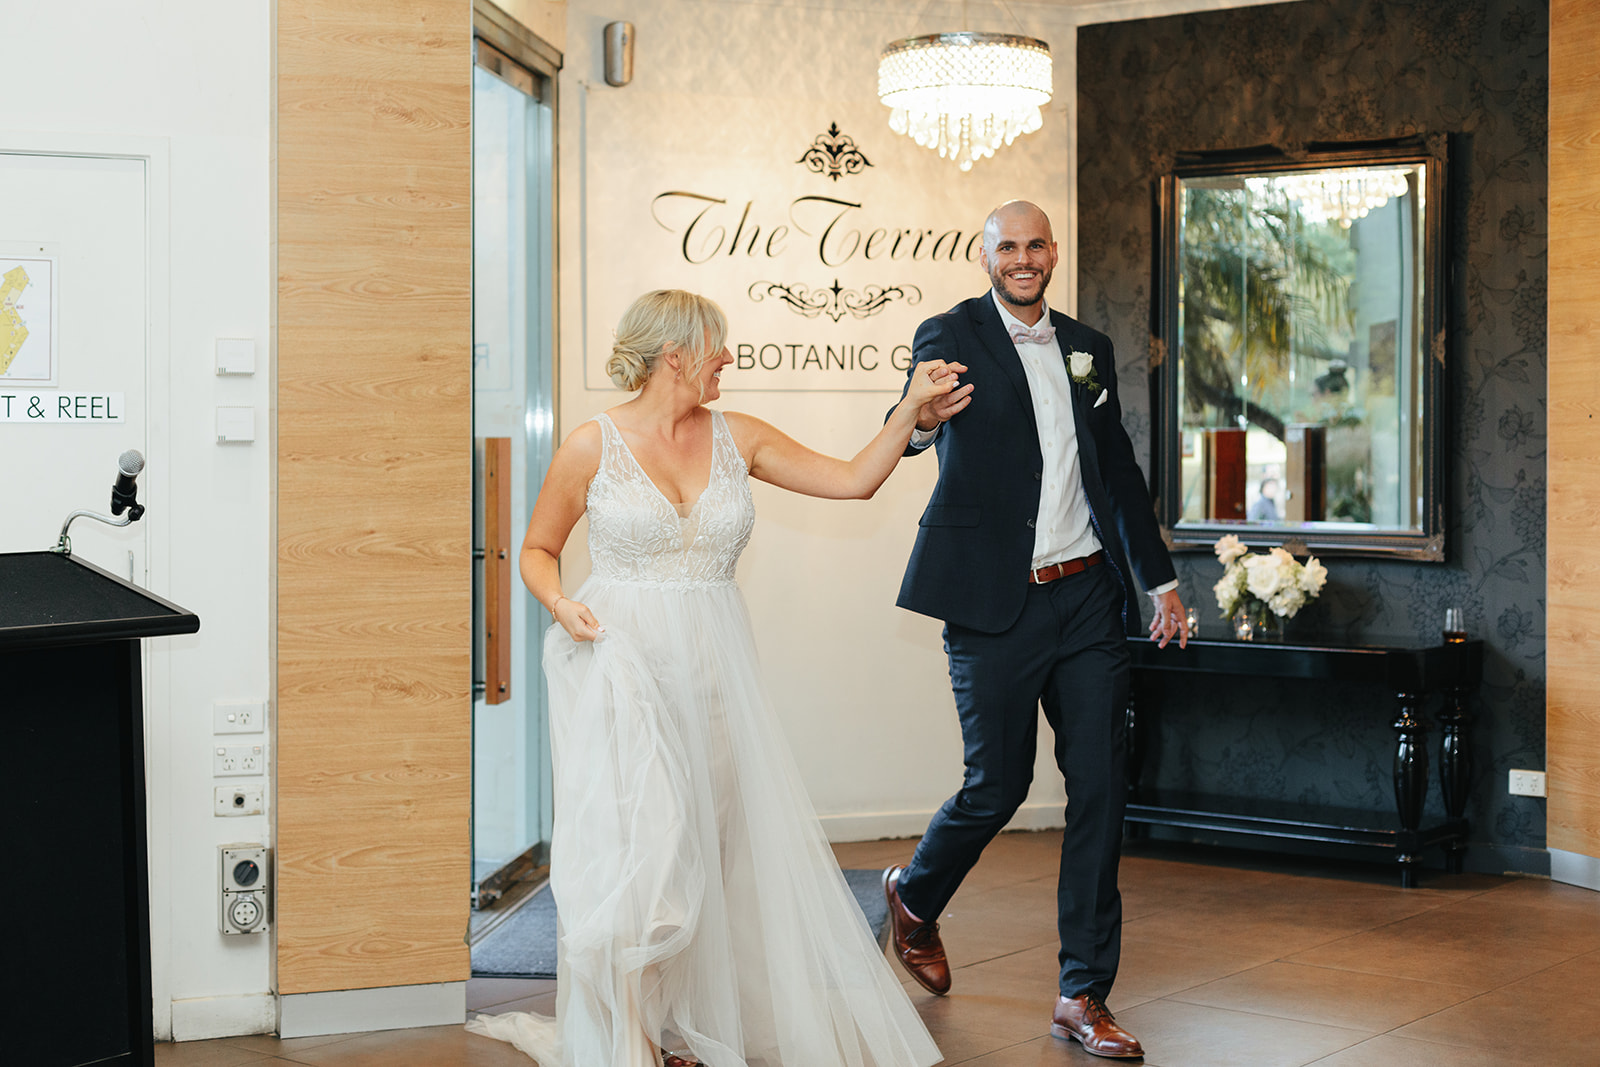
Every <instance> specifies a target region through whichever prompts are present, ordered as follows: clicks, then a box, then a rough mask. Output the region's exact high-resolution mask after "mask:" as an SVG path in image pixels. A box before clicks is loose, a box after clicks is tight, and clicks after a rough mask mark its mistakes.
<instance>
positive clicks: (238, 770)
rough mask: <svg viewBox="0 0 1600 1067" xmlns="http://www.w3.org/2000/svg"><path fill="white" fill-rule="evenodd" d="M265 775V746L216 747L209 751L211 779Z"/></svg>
mask: <svg viewBox="0 0 1600 1067" xmlns="http://www.w3.org/2000/svg"><path fill="white" fill-rule="evenodd" d="M266 773H267V747H266V746H265V745H217V746H216V747H215V748H213V749H212V750H211V776H212V777H213V778H239V777H246V776H249V775H253V774H266Z"/></svg>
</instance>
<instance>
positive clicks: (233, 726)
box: [211, 703, 267, 734]
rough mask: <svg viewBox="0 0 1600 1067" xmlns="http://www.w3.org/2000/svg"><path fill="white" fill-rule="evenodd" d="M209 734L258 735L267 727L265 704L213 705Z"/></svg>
mask: <svg viewBox="0 0 1600 1067" xmlns="http://www.w3.org/2000/svg"><path fill="white" fill-rule="evenodd" d="M211 718H212V722H211V732H212V733H215V734H259V733H261V732H262V731H263V730H265V729H266V726H267V706H266V705H265V704H260V703H253V704H213V705H212V706H211Z"/></svg>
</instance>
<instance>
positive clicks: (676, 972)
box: [468, 577, 940, 1067]
mask: <svg viewBox="0 0 1600 1067" xmlns="http://www.w3.org/2000/svg"><path fill="white" fill-rule="evenodd" d="M574 599H577V600H579V601H582V602H583V603H586V604H587V605H588V606H589V608H590V609H591V610H592V611H593V612H594V614H595V617H596V618H597V619H599V621H600V623H601V624H602V625H603V626H604V627H605V630H606V633H605V636H604V638H603V639H602V640H600V641H598V642H596V643H594V644H589V643H582V644H579V643H575V642H574V641H573V640H572V639H571V638H570V637H569V636H568V635H567V634H566V632H565V631H564V630H562V629H561V627H559V626H554V627H551V629H550V630H549V632H548V633H547V634H546V635H545V644H544V666H545V675H546V678H547V679H548V681H549V685H550V708H551V711H550V735H551V747H552V751H553V756H554V763H555V783H554V794H555V829H554V833H553V839H552V841H551V857H550V888H551V892H552V893H553V894H554V896H555V901H556V907H557V910H558V912H559V915H560V929H559V931H558V936H559V939H560V957H559V962H558V965H557V983H556V1016H555V1018H554V1019H551V1018H548V1017H544V1016H538V1015H533V1014H530V1013H511V1014H507V1015H500V1016H484V1017H480V1018H478V1019H475V1020H473V1021H472V1022H471V1023H469V1024H468V1028H469V1029H471V1030H473V1031H474V1032H477V1033H482V1034H486V1035H487V1036H490V1037H496V1038H499V1039H501V1040H504V1041H510V1042H512V1043H513V1044H515V1045H516V1046H517V1047H518V1048H520V1049H522V1051H524V1052H526V1053H528V1054H529V1055H530V1056H532V1057H533V1058H534V1059H536V1060H538V1061H540V1063H541V1064H544V1065H546V1067H557V1065H561V1067H650V1065H651V1064H653V1063H655V1062H656V1059H655V1051H654V1050H655V1048H656V1047H665V1048H667V1049H675V1050H687V1052H688V1053H689V1054H691V1055H692V1056H693V1057H694V1058H695V1059H698V1060H700V1061H701V1062H702V1063H705V1064H707V1065H708V1067H745V1065H749V1067H756V1065H760V1067H775V1065H779V1064H784V1065H791V1067H826V1065H834V1064H838V1065H843V1067H891V1065H892V1067H901V1065H908V1067H923V1065H927V1064H932V1063H935V1062H937V1061H938V1060H939V1058H940V1055H939V1050H938V1048H937V1047H936V1046H935V1045H934V1043H933V1040H932V1038H931V1037H929V1035H928V1032H927V1030H926V1028H925V1027H924V1026H923V1025H922V1021H921V1019H920V1018H919V1017H918V1016H917V1013H916V1010H915V1009H914V1008H913V1007H912V1005H911V1002H910V999H909V998H908V997H907V996H906V994H905V991H904V990H903V989H902V988H901V985H900V983H899V981H898V979H897V978H896V977H895V975H894V974H893V972H892V971H891V970H890V969H889V966H888V963H887V961H886V960H885V958H884V955H883V953H882V952H881V951H880V949H879V947H878V945H877V943H876V942H875V941H874V939H873V938H872V936H871V934H870V933H869V931H868V929H867V926H866V923H865V921H864V920H863V918H862V914H861V910H860V908H859V907H858V906H857V905H856V902H855V899H854V897H853V896H852V895H851V893H850V890H849V888H848V887H847V886H846V884H845V881H844V876H843V875H842V874H840V872H839V867H838V864H837V863H836V862H835V860H834V857H833V853H832V851H831V850H830V849H829V847H828V843H827V841H826V839H825V838H824V836H823V833H822V828H821V825H820V824H819V823H818V821H817V817H816V814H815V812H814V811H813V810H812V807H811V804H810V801H809V800H808V799H807V797H806V793H805V790H804V788H803V787H802V785H801V782H800V778H799V774H798V772H797V770H796V768H795V765H794V761H793V758H792V757H791V755H790V752H789V747H788V743H787V741H786V739H785V737H784V735H783V732H782V730H781V728H780V726H779V723H778V721H777V717H776V715H775V714H774V712H773V709H772V706H771V704H770V702H769V701H768V699H767V696H766V693H765V690H764V687H763V685H762V683H761V680H760V674H759V670H758V665H757V659H756V650H755V644H754V641H753V640H752V636H751V631H750V621H749V615H748V613H747V611H746V609H745V604H744V600H743V597H742V596H741V595H740V593H739V590H738V587H737V586H735V585H733V584H732V583H725V584H724V583H715V584H713V583H694V584H683V585H663V584H656V583H626V582H613V581H607V580H605V579H602V578H598V577H597V578H592V579H591V580H590V581H589V582H588V583H586V584H585V585H584V586H583V588H582V589H580V590H579V591H578V592H577V594H575V597H574Z"/></svg>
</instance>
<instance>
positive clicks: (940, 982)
mask: <svg viewBox="0 0 1600 1067" xmlns="http://www.w3.org/2000/svg"><path fill="white" fill-rule="evenodd" d="M904 870H905V868H904V867H901V866H895V867H890V868H889V869H888V870H886V871H884V872H883V896H884V899H886V900H887V901H888V902H889V930H890V936H891V937H892V938H893V940H894V954H895V955H896V956H899V957H900V962H901V963H902V964H903V965H904V966H905V969H906V970H907V971H909V972H910V974H911V977H913V978H915V979H916V980H917V984H918V985H920V986H921V987H922V988H923V989H926V990H927V991H928V992H930V993H932V994H934V995H935V996H940V997H942V996H944V995H945V994H946V993H948V992H950V964H949V963H948V962H947V961H946V960H945V958H944V942H942V941H940V940H939V924H938V923H928V922H923V921H922V920H921V919H918V918H917V917H916V916H914V915H912V914H911V913H910V912H909V911H907V910H906V906H905V905H904V904H902V903H900V890H899V885H900V874H901V872H902V871H904Z"/></svg>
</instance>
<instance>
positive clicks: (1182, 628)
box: [1150, 589, 1189, 648]
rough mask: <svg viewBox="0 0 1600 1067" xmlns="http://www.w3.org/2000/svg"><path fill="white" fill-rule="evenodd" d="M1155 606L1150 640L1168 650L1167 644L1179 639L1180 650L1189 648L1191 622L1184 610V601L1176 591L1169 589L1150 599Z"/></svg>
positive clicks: (1151, 621)
mask: <svg viewBox="0 0 1600 1067" xmlns="http://www.w3.org/2000/svg"><path fill="white" fill-rule="evenodd" d="M1150 600H1151V602H1152V603H1153V604H1154V605H1155V609H1156V614H1155V618H1153V619H1151V620H1150V640H1152V641H1156V642H1159V647H1161V648H1166V647H1167V642H1168V641H1171V640H1172V639H1173V638H1174V637H1176V638H1177V639H1178V647H1179V648H1188V647H1189V620H1188V617H1187V615H1186V614H1185V613H1184V610H1183V601H1182V600H1180V599H1179V598H1178V591H1177V590H1176V589H1168V590H1167V591H1166V592H1165V593H1159V594H1157V595H1156V596H1153V597H1151V598H1150Z"/></svg>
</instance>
